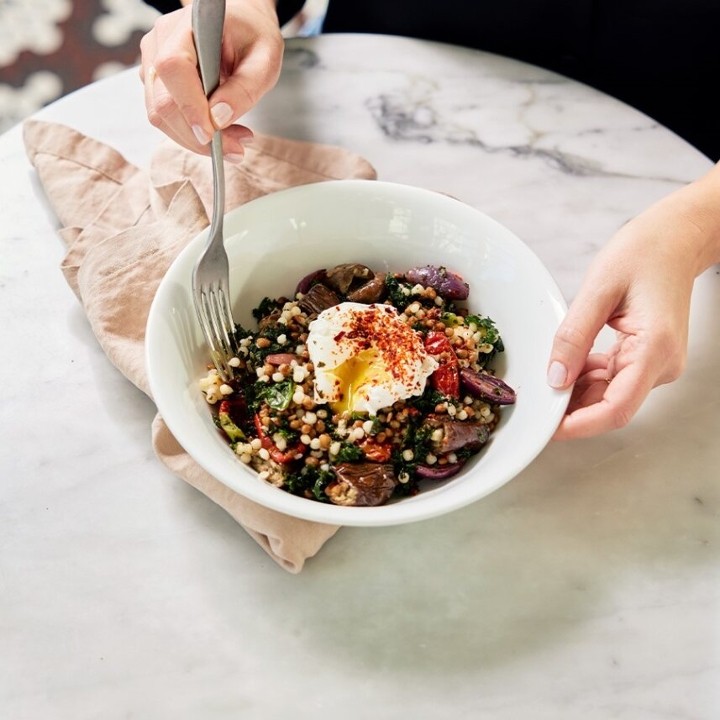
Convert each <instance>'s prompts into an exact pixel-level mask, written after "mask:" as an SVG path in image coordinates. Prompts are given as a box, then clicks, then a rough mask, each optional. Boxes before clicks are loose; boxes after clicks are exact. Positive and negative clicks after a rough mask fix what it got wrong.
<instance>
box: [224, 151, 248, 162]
mask: <svg viewBox="0 0 720 720" xmlns="http://www.w3.org/2000/svg"><path fill="white" fill-rule="evenodd" d="M225 159H226V160H227V161H228V162H231V163H234V164H235V165H239V164H240V163H241V162H242V161H243V160H244V159H245V156H244V155H240V154H238V153H228V154H227V155H225Z"/></svg>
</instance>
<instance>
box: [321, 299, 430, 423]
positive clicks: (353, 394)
mask: <svg viewBox="0 0 720 720" xmlns="http://www.w3.org/2000/svg"><path fill="white" fill-rule="evenodd" d="M307 348H308V353H309V355H310V360H311V362H312V363H313V366H314V368H315V381H314V395H315V402H316V403H318V404H329V405H330V407H331V409H332V410H333V412H335V413H343V412H364V413H369V414H371V415H376V414H377V413H378V411H379V410H381V409H383V408H388V407H390V406H392V405H393V404H394V403H395V402H397V401H398V400H405V399H407V398H409V397H411V396H413V395H415V396H416V395H422V393H423V391H424V389H425V382H426V380H427V378H428V377H429V376H430V375H431V374H432V373H433V371H434V370H435V368H436V367H437V362H436V361H435V359H434V358H432V357H431V356H430V355H428V353H427V352H426V350H425V347H424V344H423V340H422V336H421V335H420V334H419V333H418V332H416V331H415V330H413V329H412V328H411V327H410V325H409V324H408V323H407V322H406V321H405V320H403V318H401V317H400V316H399V315H398V311H397V310H396V309H395V308H394V307H392V306H391V305H384V304H372V305H365V304H363V303H353V302H345V303H340V304H339V305H334V306H333V307H330V308H328V309H327V310H323V311H322V312H321V313H320V314H319V315H318V316H317V318H316V319H315V320H313V321H312V322H311V323H310V326H309V333H308V339H307Z"/></svg>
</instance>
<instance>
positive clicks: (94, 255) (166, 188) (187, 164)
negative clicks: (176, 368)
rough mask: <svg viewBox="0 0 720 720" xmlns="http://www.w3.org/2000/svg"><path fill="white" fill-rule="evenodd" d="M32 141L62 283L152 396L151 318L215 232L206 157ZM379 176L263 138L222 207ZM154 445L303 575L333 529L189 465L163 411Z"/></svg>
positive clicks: (347, 158) (79, 139)
mask: <svg viewBox="0 0 720 720" xmlns="http://www.w3.org/2000/svg"><path fill="white" fill-rule="evenodd" d="M24 139H25V147H26V150H27V153H28V157H29V158H30V162H31V163H32V164H33V165H34V167H35V169H36V171H37V174H38V177H39V179H40V182H41V183H42V185H43V188H44V191H45V194H46V196H47V198H48V201H49V202H50V204H51V205H52V207H53V209H54V211H55V213H56V215H57V216H58V218H59V220H60V223H61V225H62V227H61V229H60V230H59V234H60V236H61V237H62V239H63V241H64V242H65V244H66V245H67V253H66V255H65V258H64V260H63V263H62V271H63V273H64V275H65V278H66V279H67V281H68V283H69V285H70V287H71V288H72V289H73V291H74V292H75V294H76V295H77V297H78V298H79V300H80V302H81V303H82V305H83V308H84V310H85V313H86V314H87V318H88V320H89V322H90V325H91V327H92V330H93V332H94V334H95V336H96V337H97V339H98V341H99V343H100V345H101V347H102V348H103V350H104V351H105V353H106V354H107V356H108V358H109V359H110V360H111V361H112V362H113V364H114V365H115V366H116V367H117V368H118V369H119V370H120V371H121V372H122V373H123V374H124V375H125V376H126V377H127V378H128V379H129V380H130V381H131V382H133V383H134V384H135V385H136V386H137V387H138V388H140V390H142V391H143V392H145V393H146V394H148V395H150V389H149V387H148V384H147V375H146V372H145V360H144V347H143V343H144V336H145V324H146V321H147V315H148V312H149V309H150V304H151V302H152V299H153V296H154V294H155V291H156V289H157V287H158V284H159V283H160V280H161V279H162V277H163V275H164V274H165V271H166V270H167V268H168V266H169V265H170V263H171V262H172V261H173V259H174V258H175V257H176V256H177V255H178V253H179V252H180V250H182V248H183V247H185V245H186V244H187V243H188V241H189V240H191V239H192V238H193V237H195V236H196V235H197V234H198V233H199V232H200V231H201V230H202V229H203V228H204V227H205V226H206V225H208V217H209V215H210V211H211V204H212V175H211V167H210V161H209V159H208V158H205V157H200V156H198V155H195V154H193V153H190V152H188V151H186V150H183V149H182V148H180V147H178V146H176V145H173V144H171V143H170V142H169V141H166V142H165V144H163V145H161V147H160V148H159V149H158V151H157V152H156V154H155V155H154V156H153V158H152V161H151V165H150V170H149V172H147V171H145V170H141V169H140V168H138V167H135V166H134V165H132V164H131V163H129V162H128V161H127V160H126V159H125V158H124V157H122V155H120V154H119V153H118V152H117V151H115V150H114V149H113V148H111V147H109V146H107V145H104V144H103V143H100V142H98V141H97V140H94V139H92V138H89V137H87V136H85V135H82V134H81V133H79V132H77V131H76V130H73V129H71V128H69V127H65V126H63V125H58V124H53V123H47V122H41V121H38V120H28V121H26V122H25V125H24ZM374 177H375V171H374V170H373V168H372V166H371V165H370V164H369V163H368V162H367V161H365V160H364V159H363V158H361V157H359V156H357V155H355V154H353V153H350V152H348V151H346V150H344V149H341V148H337V147H330V146H325V145H317V144H311V143H304V142H297V141H292V140H286V139H281V138H276V137H270V136H264V135H256V136H255V143H254V144H253V146H252V147H251V148H248V150H247V154H246V159H245V161H244V162H243V163H242V165H240V166H234V165H226V209H228V210H230V209H232V208H233V207H236V206H238V205H240V204H242V203H244V202H247V201H248V200H252V199H253V198H256V197H259V196H261V195H265V194H267V193H270V192H273V191H275V190H280V189H283V188H287V187H290V186H293V185H303V184H307V183H311V182H318V181H322V180H332V179H343V178H366V179H373V178H374ZM152 439H153V446H154V448H155V452H156V453H157V455H158V457H159V458H160V459H161V460H162V461H163V462H164V463H165V464H166V465H167V467H169V468H170V470H172V471H173V472H174V473H175V474H176V475H178V476H179V477H181V478H182V479H183V480H185V481H187V482H188V483H189V484H190V485H192V486H193V487H195V488H197V489H198V490H200V491H201V492H202V493H204V494H205V495H207V497H209V498H210V499H211V500H213V501H214V502H216V503H217V504H218V505H220V506H221V507H223V508H224V509H225V510H226V511H227V512H228V513H229V514H230V515H231V516H232V517H233V518H235V520H237V521H238V522H239V523H240V524H241V525H242V526H243V527H244V528H245V529H246V530H247V531H248V533H250V535H251V536H252V537H253V538H254V539H255V540H256V541H257V542H258V543H259V544H260V546H261V547H262V548H263V549H264V550H265V551H266V552H267V553H268V554H269V555H270V556H271V557H272V558H273V559H274V560H275V561H276V562H277V563H278V564H279V565H281V566H282V567H283V568H285V569H286V570H288V571H290V572H294V573H297V572H300V570H301V569H302V567H303V564H304V562H305V560H306V559H307V558H309V557H312V556H313V555H315V554H316V553H317V552H318V551H319V550H320V548H321V547H322V546H323V544H324V543H325V542H326V541H327V540H328V539H329V538H330V537H332V535H333V534H334V533H335V532H336V531H337V527H335V526H331V525H323V524H320V523H312V522H308V521H305V520H299V519H296V518H292V517H289V516H287V515H283V514H281V513H277V512H275V511H273V510H269V509H267V508H264V507H261V506H259V505H257V504H256V503H253V502H251V501H250V500H248V499H246V498H244V497H242V496H241V495H238V494H237V493H235V492H233V491H232V490H230V489H229V488H228V487H226V486H225V485H223V484H222V483H220V482H219V481H217V480H215V479H214V478H213V477H211V476H210V475H208V473H206V472H205V471H204V470H203V469H202V468H200V467H199V466H198V465H197V464H196V463H195V462H194V461H193V459H192V458H191V457H190V456H189V455H188V454H187V453H186V452H185V451H184V450H183V449H182V447H180V445H179V444H178V442H177V441H176V440H175V438H174V437H173V436H172V435H171V433H170V431H169V430H168V428H167V426H166V425H165V423H164V422H163V421H162V418H160V417H159V416H157V417H156V418H155V420H154V422H153V424H152Z"/></svg>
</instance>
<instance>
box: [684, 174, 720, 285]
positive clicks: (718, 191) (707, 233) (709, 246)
mask: <svg viewBox="0 0 720 720" xmlns="http://www.w3.org/2000/svg"><path fill="white" fill-rule="evenodd" d="M686 191H687V194H688V197H689V198H690V203H689V205H688V209H687V217H688V219H689V221H690V222H691V223H693V225H694V226H695V227H696V228H697V231H698V233H697V243H696V250H697V258H696V259H697V274H698V275H699V274H700V273H701V272H703V271H705V270H707V269H708V268H709V267H711V266H712V265H715V264H717V263H720V163H718V164H717V165H715V166H714V167H713V169H712V170H710V172H708V173H707V174H706V175H703V176H702V177H701V178H699V179H698V180H696V181H695V182H693V183H691V185H689V186H688V187H687V188H686Z"/></svg>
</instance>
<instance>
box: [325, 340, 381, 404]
mask: <svg viewBox="0 0 720 720" xmlns="http://www.w3.org/2000/svg"><path fill="white" fill-rule="evenodd" d="M328 374H329V375H334V376H335V377H336V378H337V380H338V382H339V383H340V387H341V388H342V389H341V391H340V399H339V400H337V401H335V402H331V403H330V407H331V408H332V409H333V412H336V413H342V412H352V409H353V408H354V407H355V405H356V397H355V396H356V394H357V395H360V393H362V392H363V390H364V389H367V388H371V387H373V386H377V385H380V384H382V383H385V382H387V380H388V373H387V371H386V370H385V367H384V365H383V363H382V358H381V357H380V354H379V353H378V352H377V350H375V349H374V348H368V349H367V350H362V351H361V352H359V353H358V354H357V355H354V356H353V357H351V358H348V359H347V360H346V361H345V362H344V363H341V364H340V365H338V366H337V367H336V368H335V369H334V370H332V371H331V372H329V373H328Z"/></svg>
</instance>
